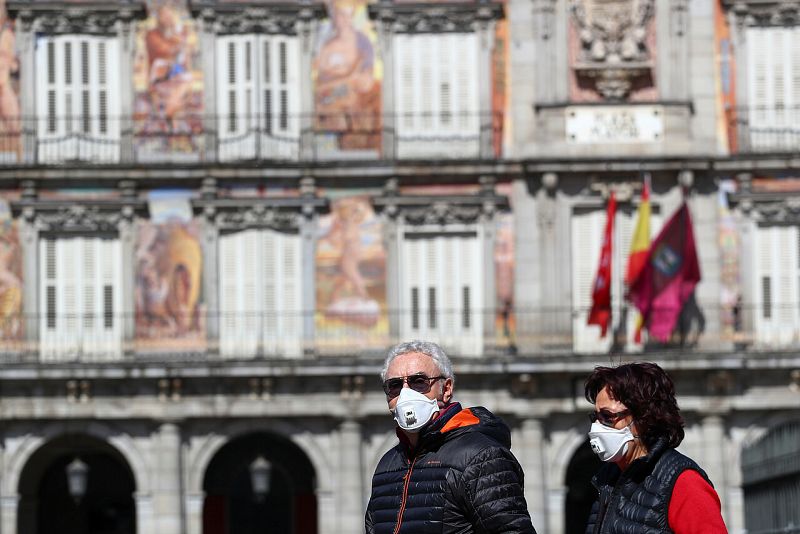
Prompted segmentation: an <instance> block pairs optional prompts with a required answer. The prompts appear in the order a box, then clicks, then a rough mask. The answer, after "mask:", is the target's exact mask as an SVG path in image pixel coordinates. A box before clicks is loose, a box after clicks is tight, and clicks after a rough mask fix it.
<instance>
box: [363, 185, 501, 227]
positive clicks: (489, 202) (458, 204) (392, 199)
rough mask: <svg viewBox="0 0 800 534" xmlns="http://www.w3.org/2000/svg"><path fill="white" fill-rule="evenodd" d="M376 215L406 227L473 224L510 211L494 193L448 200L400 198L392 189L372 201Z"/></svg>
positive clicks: (417, 197) (412, 196) (415, 197)
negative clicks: (498, 213) (383, 216)
mask: <svg viewBox="0 0 800 534" xmlns="http://www.w3.org/2000/svg"><path fill="white" fill-rule="evenodd" d="M373 204H374V206H375V210H376V211H377V212H380V213H383V214H385V215H386V216H387V217H389V218H391V219H396V220H398V221H401V222H405V223H406V224H409V225H414V226H422V225H440V226H446V225H456V224H475V223H478V222H480V221H482V220H485V219H490V218H491V217H493V216H494V214H495V212H497V211H499V210H505V209H508V208H509V201H508V198H507V197H505V196H502V195H497V194H495V193H494V192H493V191H484V192H482V193H478V194H476V195H454V196H450V197H447V198H443V197H441V196H428V195H399V194H396V193H395V192H394V191H393V190H392V189H391V188H390V189H389V190H388V191H386V192H385V193H384V195H383V196H379V197H375V198H374V199H373Z"/></svg>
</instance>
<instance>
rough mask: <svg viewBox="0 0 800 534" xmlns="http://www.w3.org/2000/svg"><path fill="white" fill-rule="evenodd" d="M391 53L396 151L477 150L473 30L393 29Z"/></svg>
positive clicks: (410, 154) (465, 153)
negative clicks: (411, 31)
mask: <svg viewBox="0 0 800 534" xmlns="http://www.w3.org/2000/svg"><path fill="white" fill-rule="evenodd" d="M394 53H395V72H394V75H395V107H396V116H395V124H396V129H397V150H398V156H399V157H401V158H414V157H431V156H441V157H470V156H473V157H474V156H477V155H478V153H479V147H480V116H479V113H480V111H481V110H480V98H479V83H480V80H479V79H478V70H479V69H478V62H479V58H480V54H479V45H478V36H477V34H475V33H444V34H397V35H395V37H394Z"/></svg>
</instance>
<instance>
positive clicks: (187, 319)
mask: <svg viewBox="0 0 800 534" xmlns="http://www.w3.org/2000/svg"><path fill="white" fill-rule="evenodd" d="M149 207H150V217H151V218H150V220H148V221H141V222H140V225H139V231H138V236H137V242H136V338H137V339H136V343H137V349H139V350H147V349H154V350H176V349H177V350H203V349H205V346H206V327H205V325H206V317H205V307H204V305H203V299H202V291H201V286H202V274H203V254H202V248H201V245H200V236H199V231H200V229H199V226H200V225H199V223H198V222H197V221H196V220H194V219H193V218H192V210H191V205H190V202H189V195H188V194H186V193H179V192H171V191H165V192H153V193H151V195H150V199H149Z"/></svg>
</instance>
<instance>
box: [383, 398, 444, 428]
mask: <svg viewBox="0 0 800 534" xmlns="http://www.w3.org/2000/svg"><path fill="white" fill-rule="evenodd" d="M438 411H439V402H438V401H437V400H436V399H429V398H428V397H426V396H425V395H423V394H422V393H418V392H416V391H414V390H413V389H411V388H403V389H402V390H400V396H399V397H397V404H396V405H395V407H394V420H395V421H397V424H398V425H399V426H400V428H402V429H403V430H407V431H409V432H413V431H415V430H419V429H420V428H422V426H423V425H424V424H425V423H427V422H428V421H430V420H431V417H433V414H435V413H436V412H438Z"/></svg>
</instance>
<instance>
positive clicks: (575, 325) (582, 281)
mask: <svg viewBox="0 0 800 534" xmlns="http://www.w3.org/2000/svg"><path fill="white" fill-rule="evenodd" d="M636 217H637V212H636V211H632V212H628V211H623V210H618V211H617V217H616V220H615V221H614V243H613V248H612V251H613V253H612V259H611V262H612V263H611V326H610V327H609V329H608V332H607V333H606V337H605V338H601V337H600V327H599V326H597V325H587V324H586V321H587V319H588V318H589V310H591V308H592V285H593V284H594V278H595V276H596V275H597V264H598V262H599V261H600V248H601V246H602V244H603V232H605V225H606V210H593V211H589V212H583V213H581V212H577V213H574V214H573V216H572V344H573V349H574V350H575V352H579V353H603V352H608V350H609V349H610V348H611V343H612V336H613V333H614V331H615V330H617V329H618V328H619V325H620V321H621V320H622V311H623V307H624V304H625V302H624V298H623V297H624V292H625V284H624V279H625V270H626V269H627V268H628V254H629V253H630V249H631V239H632V238H633V231H634V227H635V225H636ZM661 223H662V221H661V216H660V215H659V214H657V213H652V214H651V217H650V231H651V235H652V237H653V238H654V237H655V236H656V235H657V234H658V232H659V230H660V229H661ZM635 329H636V308H635V307H634V306H632V305H628V311H627V317H626V324H625V332H626V334H627V339H626V342H625V345H626V347H627V348H628V349H630V350H633V349H634V348H635V345H634V343H633V337H634V332H635Z"/></svg>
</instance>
